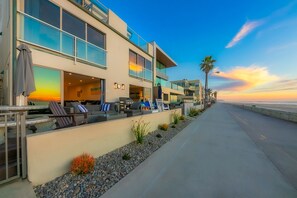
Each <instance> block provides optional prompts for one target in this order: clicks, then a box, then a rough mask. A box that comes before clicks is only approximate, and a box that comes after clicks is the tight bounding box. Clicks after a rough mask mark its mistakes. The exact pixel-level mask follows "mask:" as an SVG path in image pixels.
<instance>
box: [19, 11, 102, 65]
mask: <svg viewBox="0 0 297 198" xmlns="http://www.w3.org/2000/svg"><path fill="white" fill-rule="evenodd" d="M18 14H19V19H20V24H19V25H20V27H19V29H20V31H19V35H18V39H19V40H21V41H24V42H27V43H30V44H34V45H36V46H39V47H42V48H45V49H49V50H52V51H55V52H59V53H61V54H64V55H67V56H71V57H73V58H74V60H75V61H76V60H77V59H78V60H83V61H86V62H89V63H93V64H95V65H98V66H100V67H106V65H107V64H106V55H107V51H106V50H105V49H102V48H100V47H98V46H96V45H94V44H92V43H89V42H86V41H85V40H83V39H80V38H78V37H76V36H74V35H72V34H70V33H67V32H65V31H63V30H60V29H59V28H57V27H54V26H52V25H50V24H48V23H45V22H44V21H41V20H39V19H37V18H35V17H32V16H30V15H28V14H26V13H22V12H18Z"/></svg>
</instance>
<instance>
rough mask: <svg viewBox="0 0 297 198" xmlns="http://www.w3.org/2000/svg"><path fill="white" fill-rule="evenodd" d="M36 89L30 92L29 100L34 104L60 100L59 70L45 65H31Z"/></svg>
mask: <svg viewBox="0 0 297 198" xmlns="http://www.w3.org/2000/svg"><path fill="white" fill-rule="evenodd" d="M33 71H34V79H35V86H36V91H35V92H33V93H31V94H30V96H29V101H30V102H32V103H34V104H36V105H45V104H48V102H49V101H57V102H60V100H61V72H60V71H59V70H54V69H48V68H45V67H37V66H34V67H33Z"/></svg>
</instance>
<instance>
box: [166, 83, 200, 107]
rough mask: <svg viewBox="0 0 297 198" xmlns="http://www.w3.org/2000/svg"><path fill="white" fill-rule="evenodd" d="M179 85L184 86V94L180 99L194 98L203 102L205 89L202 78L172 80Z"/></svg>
mask: <svg viewBox="0 0 297 198" xmlns="http://www.w3.org/2000/svg"><path fill="white" fill-rule="evenodd" d="M171 83H174V84H176V85H178V86H181V87H183V88H184V95H183V96H180V97H179V98H178V99H179V100H193V101H194V102H195V103H199V104H202V102H203V98H204V89H203V86H202V83H201V81H200V80H187V79H183V80H177V81H172V82H171Z"/></svg>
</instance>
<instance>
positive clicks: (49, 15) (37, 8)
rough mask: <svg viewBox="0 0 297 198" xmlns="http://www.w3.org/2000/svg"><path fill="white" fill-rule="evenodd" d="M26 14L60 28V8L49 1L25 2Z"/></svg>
mask: <svg viewBox="0 0 297 198" xmlns="http://www.w3.org/2000/svg"><path fill="white" fill-rule="evenodd" d="M25 13H27V14H29V15H31V16H33V17H35V18H37V19H40V20H42V21H44V22H46V23H48V24H51V25H53V26H55V27H57V28H59V27H60V8H59V7H58V6H56V5H55V4H53V3H51V2H50V1H48V0H25Z"/></svg>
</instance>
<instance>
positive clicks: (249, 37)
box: [101, 0, 297, 101]
mask: <svg viewBox="0 0 297 198" xmlns="http://www.w3.org/2000/svg"><path fill="white" fill-rule="evenodd" d="M101 2H102V3H104V4H105V5H106V6H107V7H109V8H110V9H111V10H113V11H114V12H115V13H117V14H118V15H119V16H120V17H121V18H123V20H125V21H126V22H127V23H128V25H129V26H130V27H131V28H132V29H134V30H135V31H136V32H138V33H139V34H140V35H141V36H142V37H143V38H144V39H146V40H147V41H152V40H155V41H156V42H157V43H158V44H159V46H160V47H161V48H163V49H164V50H165V51H166V52H167V54H169V55H170V56H171V57H172V58H173V59H174V60H175V61H176V62H177V63H178V67H177V68H172V69H169V70H168V75H169V76H170V80H178V79H184V78H187V79H197V78H198V79H201V80H202V81H203V84H204V75H203V73H202V72H200V70H199V64H200V62H201V60H202V59H203V57H205V56H206V55H212V56H213V57H214V58H215V59H216V60H217V62H216V65H215V66H216V70H217V71H220V73H219V74H215V75H214V74H212V75H211V77H210V82H209V83H210V88H212V89H213V90H218V91H219V94H218V97H219V99H224V100H237V101H260V100H263V101H268V100H275V101H277V100H283V101H297V1H296V0H249V1H234V0H225V1H219V0H208V1H201V0H185V1H177V0H171V1H169V0H163V1H160V0H150V1H137V0H125V1H122V0H102V1H101Z"/></svg>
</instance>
